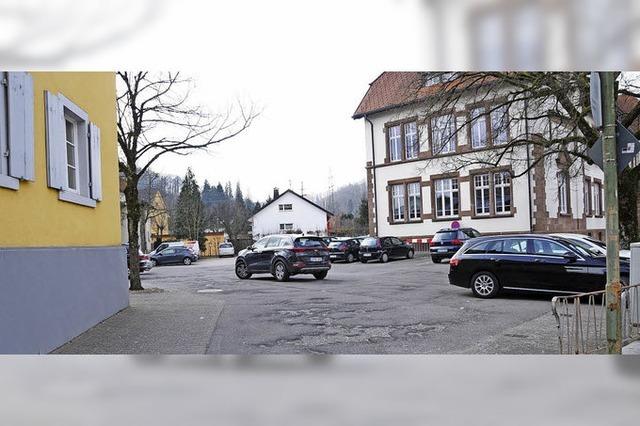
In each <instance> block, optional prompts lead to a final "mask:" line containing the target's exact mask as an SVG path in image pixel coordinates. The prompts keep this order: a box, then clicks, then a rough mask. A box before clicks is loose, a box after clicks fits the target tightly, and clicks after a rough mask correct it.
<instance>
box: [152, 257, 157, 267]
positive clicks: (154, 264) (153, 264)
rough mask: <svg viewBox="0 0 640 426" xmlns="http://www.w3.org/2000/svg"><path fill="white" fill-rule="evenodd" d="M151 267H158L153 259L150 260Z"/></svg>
mask: <svg viewBox="0 0 640 426" xmlns="http://www.w3.org/2000/svg"><path fill="white" fill-rule="evenodd" d="M151 266H153V267H154V268H155V267H156V266H158V262H157V261H156V260H155V259H151Z"/></svg>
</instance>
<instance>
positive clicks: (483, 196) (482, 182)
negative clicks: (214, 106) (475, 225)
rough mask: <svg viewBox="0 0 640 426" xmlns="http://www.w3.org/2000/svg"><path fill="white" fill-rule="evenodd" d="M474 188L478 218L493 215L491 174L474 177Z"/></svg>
mask: <svg viewBox="0 0 640 426" xmlns="http://www.w3.org/2000/svg"><path fill="white" fill-rule="evenodd" d="M473 188H474V193H475V210H476V211H475V213H476V216H482V215H488V214H490V213H491V200H490V191H491V188H490V186H489V173H485V174H482V175H475V176H473Z"/></svg>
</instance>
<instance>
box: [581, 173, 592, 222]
mask: <svg viewBox="0 0 640 426" xmlns="http://www.w3.org/2000/svg"><path fill="white" fill-rule="evenodd" d="M583 198H584V214H585V215H586V216H591V215H592V214H593V206H592V201H591V179H585V180H584V195H583Z"/></svg>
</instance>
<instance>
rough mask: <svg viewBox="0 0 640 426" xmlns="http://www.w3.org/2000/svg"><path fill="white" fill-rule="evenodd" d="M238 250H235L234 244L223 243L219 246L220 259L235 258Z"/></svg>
mask: <svg viewBox="0 0 640 426" xmlns="http://www.w3.org/2000/svg"><path fill="white" fill-rule="evenodd" d="M235 254H236V250H235V249H234V248H233V244H231V243H228V242H227V243H221V244H220V245H219V246H218V257H222V256H235Z"/></svg>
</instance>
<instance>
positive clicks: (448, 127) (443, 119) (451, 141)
mask: <svg viewBox="0 0 640 426" xmlns="http://www.w3.org/2000/svg"><path fill="white" fill-rule="evenodd" d="M454 120H455V116H454V115H453V114H447V115H441V116H439V117H434V118H432V119H431V147H432V149H433V154H434V155H438V154H447V153H450V152H454V151H455V150H456V141H455V134H454V125H455V122H454Z"/></svg>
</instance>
